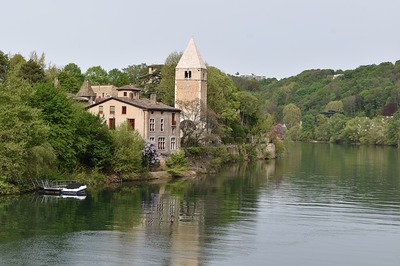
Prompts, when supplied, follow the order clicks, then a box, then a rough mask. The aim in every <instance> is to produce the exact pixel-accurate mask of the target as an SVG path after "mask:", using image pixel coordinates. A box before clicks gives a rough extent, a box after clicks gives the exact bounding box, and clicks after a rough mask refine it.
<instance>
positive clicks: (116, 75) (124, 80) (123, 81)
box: [108, 68, 129, 87]
mask: <svg viewBox="0 0 400 266" xmlns="http://www.w3.org/2000/svg"><path fill="white" fill-rule="evenodd" d="M108 77H109V79H110V84H112V85H114V86H117V87H121V86H124V85H128V84H129V78H128V75H127V74H126V73H124V72H122V71H121V70H119V69H117V68H114V69H111V70H110V71H109V72H108Z"/></svg>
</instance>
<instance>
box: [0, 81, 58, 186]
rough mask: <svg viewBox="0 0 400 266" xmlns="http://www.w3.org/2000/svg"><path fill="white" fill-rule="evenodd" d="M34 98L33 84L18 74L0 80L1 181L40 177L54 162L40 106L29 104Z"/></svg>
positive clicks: (15, 181)
mask: <svg viewBox="0 0 400 266" xmlns="http://www.w3.org/2000/svg"><path fill="white" fill-rule="evenodd" d="M31 98H32V89H31V86H30V85H29V84H28V83H27V82H26V81H25V80H22V79H21V78H18V77H16V76H15V75H10V76H8V78H7V80H6V82H4V83H1V84H0V125H1V126H0V140H1V141H0V169H1V172H0V183H1V182H4V181H8V182H12V183H21V182H24V181H26V179H27V178H35V177H40V176H42V175H43V174H44V173H43V172H42V170H43V169H45V168H46V167H48V168H51V165H54V162H53V161H52V160H51V158H54V156H53V155H54V153H53V151H52V148H51V147H50V146H49V145H48V143H47V137H48V134H49V133H50V132H49V128H48V127H47V126H46V124H45V123H44V121H43V120H42V119H41V117H40V110H39V109H37V108H34V107H31V106H30V102H31V101H30V100H31ZM44 158H46V159H44Z"/></svg>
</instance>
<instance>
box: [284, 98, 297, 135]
mask: <svg viewBox="0 0 400 266" xmlns="http://www.w3.org/2000/svg"><path fill="white" fill-rule="evenodd" d="M300 121H301V111H300V108H298V107H297V106H296V105H295V104H293V103H290V104H288V105H286V106H285V107H284V108H283V123H285V125H286V127H287V128H288V129H290V128H291V127H293V126H296V125H299V124H300Z"/></svg>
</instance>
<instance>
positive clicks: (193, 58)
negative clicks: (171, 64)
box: [176, 38, 207, 69]
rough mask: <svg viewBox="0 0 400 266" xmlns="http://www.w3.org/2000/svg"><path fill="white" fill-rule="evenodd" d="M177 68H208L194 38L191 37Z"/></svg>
mask: <svg viewBox="0 0 400 266" xmlns="http://www.w3.org/2000/svg"><path fill="white" fill-rule="evenodd" d="M176 68H202V69H206V68H207V67H206V64H205V63H204V61H203V59H202V58H201V55H200V52H199V50H198V49H197V46H196V43H195V42H194V39H193V38H191V39H190V41H189V44H188V46H187V47H186V50H185V51H184V52H183V55H182V57H181V59H180V60H179V62H178V65H177V66H176Z"/></svg>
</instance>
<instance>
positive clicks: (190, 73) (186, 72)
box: [185, 71, 192, 79]
mask: <svg viewBox="0 0 400 266" xmlns="http://www.w3.org/2000/svg"><path fill="white" fill-rule="evenodd" d="M190 78H192V71H185V79H190Z"/></svg>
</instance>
